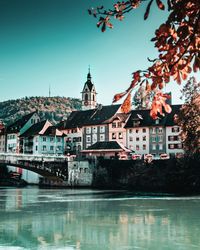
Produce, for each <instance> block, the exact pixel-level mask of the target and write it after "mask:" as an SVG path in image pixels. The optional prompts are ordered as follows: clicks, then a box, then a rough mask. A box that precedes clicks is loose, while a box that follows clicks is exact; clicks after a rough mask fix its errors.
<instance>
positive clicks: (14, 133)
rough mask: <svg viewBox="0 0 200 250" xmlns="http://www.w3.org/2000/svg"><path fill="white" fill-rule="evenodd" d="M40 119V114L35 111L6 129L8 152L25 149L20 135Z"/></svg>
mask: <svg viewBox="0 0 200 250" xmlns="http://www.w3.org/2000/svg"><path fill="white" fill-rule="evenodd" d="M39 121H40V117H39V115H38V114H37V112H33V113H30V114H28V115H25V116H23V117H22V118H21V119H19V120H17V121H16V122H14V123H13V124H11V125H10V126H8V127H7V130H6V145H7V146H6V152H12V153H21V152H22V151H23V145H22V142H21V141H20V135H21V134H23V133H24V132H25V131H26V130H28V129H29V128H30V127H31V126H32V125H33V124H36V123H38V122H39Z"/></svg>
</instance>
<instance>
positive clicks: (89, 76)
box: [87, 65, 92, 81]
mask: <svg viewBox="0 0 200 250" xmlns="http://www.w3.org/2000/svg"><path fill="white" fill-rule="evenodd" d="M91 78H92V77H91V74H90V65H89V66H88V74H87V79H88V80H90V81H91Z"/></svg>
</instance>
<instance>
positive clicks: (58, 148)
mask: <svg viewBox="0 0 200 250" xmlns="http://www.w3.org/2000/svg"><path fill="white" fill-rule="evenodd" d="M75 147H76V146H75ZM57 150H58V151H60V150H61V146H58V147H57Z"/></svg>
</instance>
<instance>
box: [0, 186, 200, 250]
mask: <svg viewBox="0 0 200 250" xmlns="http://www.w3.org/2000/svg"><path fill="white" fill-rule="evenodd" d="M199 211H200V197H191V198H178V197H177V198H162V197H161V198H159V197H157V198H147V197H134V196H133V195H132V194H130V193H126V192H110V191H107V192H98V191H90V190H56V189H54V190H42V189H37V188H34V189H29V188H27V189H0V214H1V215H0V250H1V247H2V249H6V247H8V246H10V247H11V246H13V247H14V249H15V250H16V249H67V250H90V249H91V250H94V249H95V250H100V249H101V250H106V249H116V250H118V249H120V250H121V249H172V250H174V249H181V250H182V249H183V250H185V249H199V248H200V238H199V228H200V219H199ZM17 247H18V248H17ZM9 249H11V248H9Z"/></svg>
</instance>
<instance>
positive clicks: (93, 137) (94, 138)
mask: <svg viewBox="0 0 200 250" xmlns="http://www.w3.org/2000/svg"><path fill="white" fill-rule="evenodd" d="M92 142H93V143H95V142H97V134H93V135H92Z"/></svg>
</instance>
